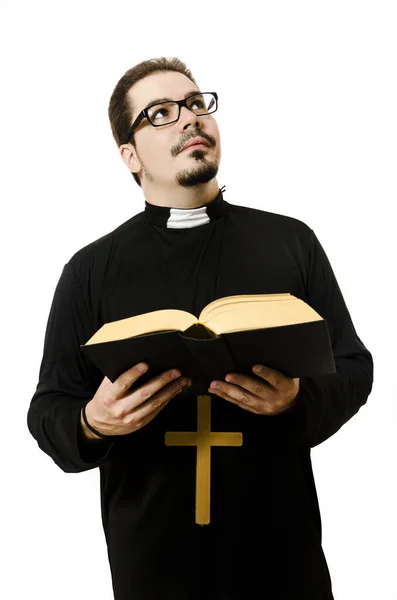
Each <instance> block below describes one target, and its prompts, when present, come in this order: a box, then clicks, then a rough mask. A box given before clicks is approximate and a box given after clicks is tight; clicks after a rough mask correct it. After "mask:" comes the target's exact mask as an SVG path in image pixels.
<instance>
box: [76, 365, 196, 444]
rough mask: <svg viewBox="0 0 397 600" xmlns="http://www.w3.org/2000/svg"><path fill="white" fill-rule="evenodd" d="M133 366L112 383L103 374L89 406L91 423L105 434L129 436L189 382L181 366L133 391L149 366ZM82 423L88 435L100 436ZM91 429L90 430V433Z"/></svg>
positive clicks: (149, 419)
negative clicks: (182, 372)
mask: <svg viewBox="0 0 397 600" xmlns="http://www.w3.org/2000/svg"><path fill="white" fill-rule="evenodd" d="M143 365H144V367H145V368H144V370H143V371H141V370H140V369H139V367H140V365H134V366H133V367H131V369H128V370H127V371H124V373H122V374H121V375H120V376H119V377H118V378H117V379H116V380H115V381H114V383H112V382H111V381H110V380H109V379H108V378H107V377H104V378H103V380H102V383H101V385H100V386H99V388H98V389H97V391H96V394H95V396H94V397H93V399H92V400H90V401H89V402H88V403H87V405H86V416H87V420H88V422H89V424H90V425H91V426H92V427H93V428H94V429H96V430H97V431H98V432H99V433H102V434H103V435H110V436H113V435H126V434H128V433H132V432H133V431H137V430H138V429H141V428H142V427H144V426H145V425H147V424H148V423H150V421H151V420H152V419H154V417H155V416H156V415H158V413H159V412H160V411H161V410H163V408H164V407H165V406H166V405H167V404H168V402H169V401H170V400H171V398H174V396H176V395H177V394H179V393H180V392H182V390H183V389H184V388H186V387H187V386H188V385H190V383H191V382H190V380H189V379H187V378H186V377H181V372H180V371H179V370H178V369H175V372H173V371H174V370H172V371H171V370H170V371H166V372H165V373H161V374H160V375H158V376H157V377H153V378H152V379H150V380H149V381H148V382H147V383H145V384H144V385H142V386H139V387H137V388H136V389H135V390H134V391H133V392H130V391H129V390H130V387H131V386H132V384H134V383H135V382H136V381H137V380H138V378H139V377H140V376H141V375H143V373H144V372H146V371H147V369H148V364H147V363H143ZM80 423H81V425H82V428H83V433H84V435H85V437H86V438H90V439H97V440H98V439H101V438H99V437H98V436H97V435H95V434H94V433H92V432H91V431H90V430H89V429H88V428H87V427H86V426H85V424H84V421H83V418H82V416H81V417H80ZM88 432H89V433H88Z"/></svg>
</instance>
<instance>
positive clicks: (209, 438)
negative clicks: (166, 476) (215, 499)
mask: <svg viewBox="0 0 397 600" xmlns="http://www.w3.org/2000/svg"><path fill="white" fill-rule="evenodd" d="M165 444H166V446H197V465H196V523H198V524H200V525H208V523H209V522H210V474H211V458H210V454H211V446H242V445H243V434H242V433H237V432H236V433H233V432H218V431H211V396H198V397H197V431H167V432H166V434H165Z"/></svg>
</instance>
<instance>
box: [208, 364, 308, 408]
mask: <svg viewBox="0 0 397 600" xmlns="http://www.w3.org/2000/svg"><path fill="white" fill-rule="evenodd" d="M256 367H258V370H256ZM252 370H253V372H254V373H255V375H257V376H258V377H260V378H261V379H262V380H263V381H260V380H259V381H258V379H257V378H254V377H248V376H247V375H240V374H238V373H228V374H227V375H226V377H225V381H212V382H211V386H210V387H209V388H208V391H209V392H211V394H217V395H218V396H220V397H221V398H224V399H225V400H228V401H229V402H233V404H237V405H238V406H240V407H241V408H243V409H244V410H248V411H250V412H253V413H255V414H257V415H269V416H273V415H277V414H278V413H281V412H284V411H285V410H288V409H289V408H291V407H292V406H293V405H294V404H295V402H296V399H297V396H298V393H299V387H300V378H299V377H294V378H292V377H287V376H286V375H283V374H282V373H280V371H276V369H271V368H270V367H267V366H265V365H254V366H253V367H252ZM226 382H227V383H226ZM214 383H215V384H216V387H212V386H213V384H214Z"/></svg>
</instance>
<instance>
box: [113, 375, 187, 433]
mask: <svg viewBox="0 0 397 600" xmlns="http://www.w3.org/2000/svg"><path fill="white" fill-rule="evenodd" d="M186 387H187V386H186V378H179V379H178V380H177V381H173V382H172V384H170V385H168V388H162V389H161V390H160V391H158V392H157V393H156V394H154V395H153V396H151V397H150V398H149V399H148V400H147V401H146V402H144V403H143V404H139V405H138V406H137V408H135V409H132V410H131V411H130V413H129V414H126V415H125V417H126V418H125V424H126V425H132V424H133V425H134V426H135V427H136V428H139V427H143V425H144V424H146V423H148V422H149V421H151V420H152V418H153V417H155V416H156V415H157V414H158V413H159V412H160V411H161V410H162V409H163V408H164V407H165V406H166V405H167V404H168V402H169V401H170V400H171V399H172V398H174V397H175V396H177V395H178V394H179V393H181V392H182V391H183V390H184V389H185V388H186Z"/></svg>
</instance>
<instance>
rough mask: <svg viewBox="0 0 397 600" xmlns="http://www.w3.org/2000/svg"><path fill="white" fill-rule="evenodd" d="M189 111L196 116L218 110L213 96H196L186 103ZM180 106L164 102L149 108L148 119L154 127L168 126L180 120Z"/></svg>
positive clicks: (206, 94)
mask: <svg viewBox="0 0 397 600" xmlns="http://www.w3.org/2000/svg"><path fill="white" fill-rule="evenodd" d="M186 103H187V105H188V107H189V110H191V111H193V112H194V113H195V114H196V115H208V114H210V113H212V112H215V110H216V99H215V96H214V95H213V94H209V93H205V94H196V95H195V96H191V97H190V98H188V99H187V101H186ZM178 112H179V106H178V104H177V103H176V102H163V103H161V104H155V105H153V106H151V107H150V108H148V117H149V119H150V121H151V122H152V123H153V125H166V124H167V123H171V122H172V121H176V120H177V119H178Z"/></svg>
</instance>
